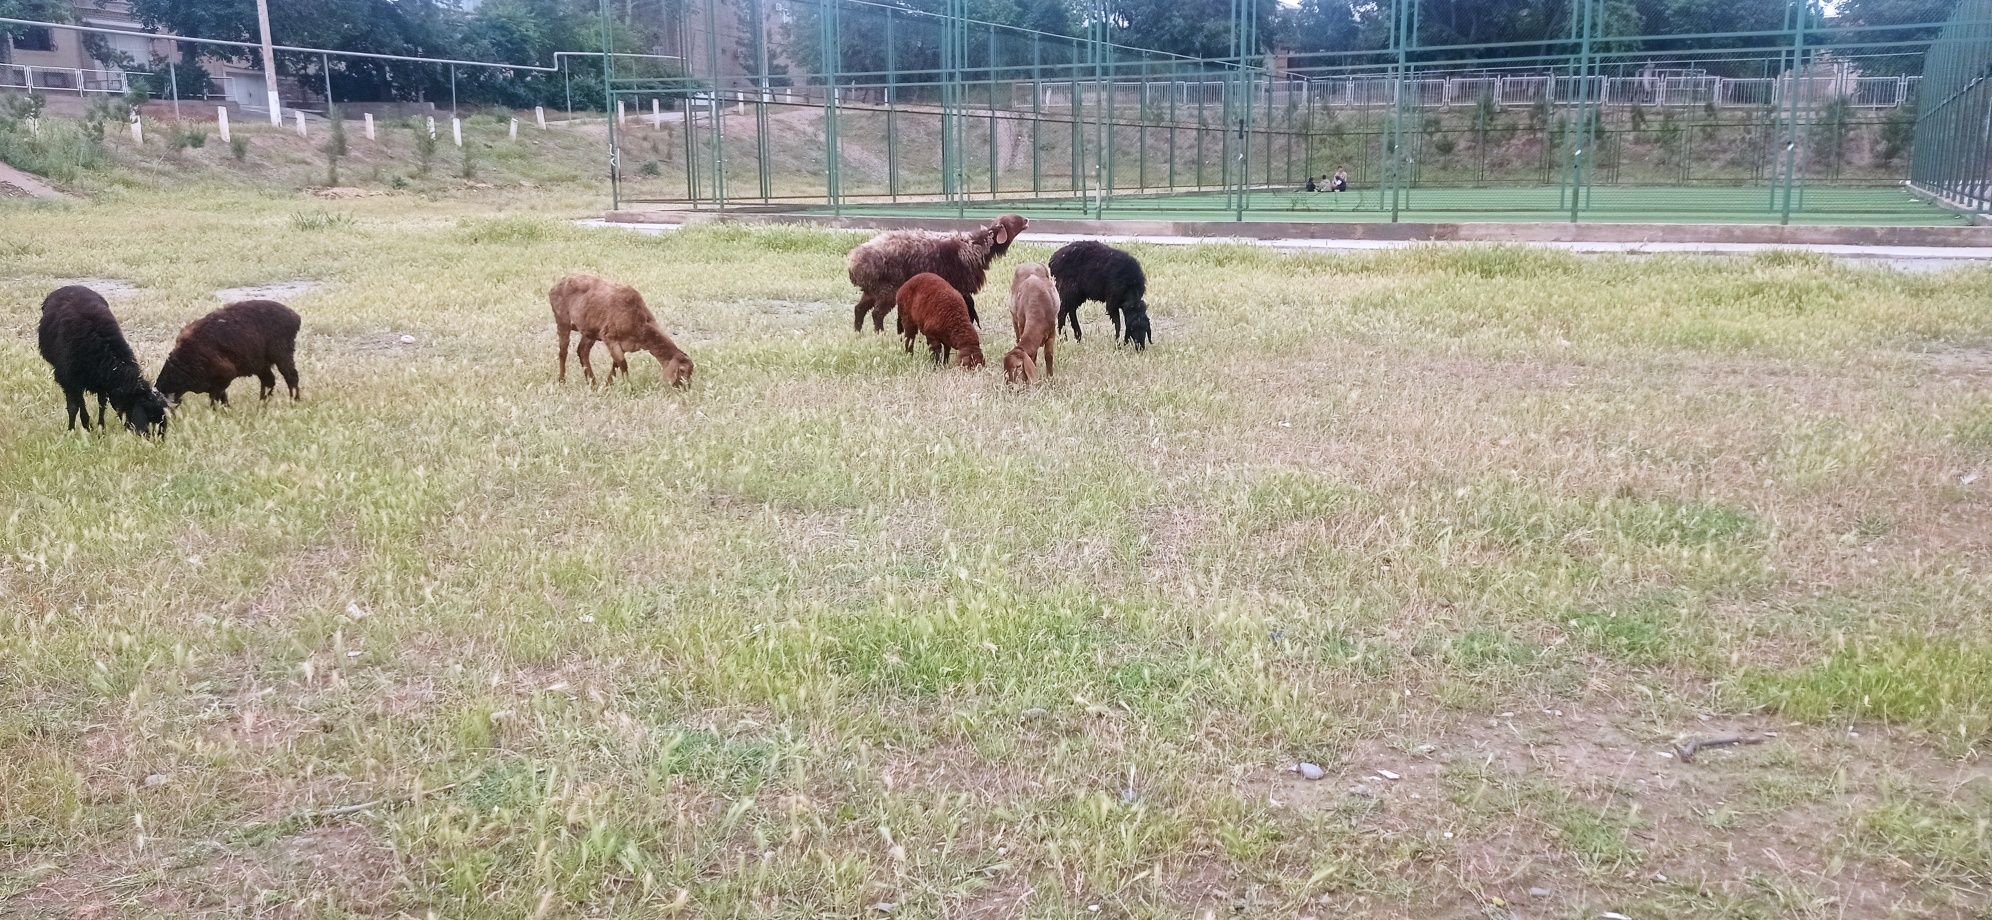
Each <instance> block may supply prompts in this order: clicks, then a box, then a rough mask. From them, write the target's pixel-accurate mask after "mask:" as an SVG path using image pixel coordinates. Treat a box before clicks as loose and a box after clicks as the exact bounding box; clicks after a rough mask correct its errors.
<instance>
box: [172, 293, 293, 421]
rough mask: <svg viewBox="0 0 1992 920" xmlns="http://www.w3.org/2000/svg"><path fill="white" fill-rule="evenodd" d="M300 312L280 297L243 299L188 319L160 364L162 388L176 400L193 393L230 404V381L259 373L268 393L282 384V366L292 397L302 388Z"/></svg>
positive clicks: (257, 377)
mask: <svg viewBox="0 0 1992 920" xmlns="http://www.w3.org/2000/svg"><path fill="white" fill-rule="evenodd" d="M299 325H300V321H299V319H298V316H297V312H296V311H294V310H292V309H291V308H289V307H286V306H284V305H283V304H280V303H277V302H276V301H274V300H240V301H236V302H235V303H232V304H229V305H228V306H225V307H222V308H221V309H219V310H216V311H214V312H213V313H209V314H208V315H206V316H203V317H201V318H200V319H197V320H194V321H193V322H191V323H188V324H187V325H186V327H185V328H183V329H181V330H180V337H179V338H178V339H176V340H175V341H174V342H173V353H172V354H169V355H167V356H166V363H165V365H163V366H161V367H160V368H159V392H161V393H164V394H166V398H167V399H169V400H172V402H173V404H174V405H176V406H177V405H179V404H180V400H181V398H183V397H184V396H185V395H186V394H188V393H206V394H207V397H208V401H209V402H212V403H214V404H216V405H223V406H225V405H228V385H229V383H231V382H233V381H234V380H235V379H236V378H237V377H254V378H256V380H257V382H259V383H261V384H262V385H263V389H262V398H264V399H269V398H270V394H271V393H274V392H276V390H277V375H276V374H273V373H271V372H270V369H271V368H273V367H274V368H276V370H277V373H281V374H283V375H284V386H285V387H286V388H287V389H289V390H290V396H291V398H292V399H297V398H298V391H297V363H296V354H297V330H298V326H299Z"/></svg>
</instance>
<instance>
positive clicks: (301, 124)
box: [292, 109, 305, 137]
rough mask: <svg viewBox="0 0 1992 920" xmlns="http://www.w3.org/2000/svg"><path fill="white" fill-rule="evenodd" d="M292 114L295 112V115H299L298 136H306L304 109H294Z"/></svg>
mask: <svg viewBox="0 0 1992 920" xmlns="http://www.w3.org/2000/svg"><path fill="white" fill-rule="evenodd" d="M292 114H294V115H296V116H297V136H298V137H304V136H305V131H304V110H303V109H293V110H292Z"/></svg>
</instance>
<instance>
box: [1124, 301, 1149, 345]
mask: <svg viewBox="0 0 1992 920" xmlns="http://www.w3.org/2000/svg"><path fill="white" fill-rule="evenodd" d="M1138 306H1140V308H1141V309H1139V310H1128V311H1127V314H1126V316H1125V317H1124V319H1125V320H1126V323H1127V337H1126V339H1124V341H1127V342H1130V343H1133V345H1134V347H1135V348H1136V349H1141V348H1146V347H1147V346H1148V343H1149V342H1152V341H1154V340H1155V334H1154V333H1153V332H1152V331H1150V330H1149V328H1148V304H1146V303H1139V304H1138Z"/></svg>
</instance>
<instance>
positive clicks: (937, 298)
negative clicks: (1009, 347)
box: [894, 272, 983, 369]
mask: <svg viewBox="0 0 1992 920" xmlns="http://www.w3.org/2000/svg"><path fill="white" fill-rule="evenodd" d="M894 297H895V298H896V299H897V300H898V302H899V327H900V329H901V330H902V331H903V332H904V333H905V334H906V353H907V354H912V353H913V339H914V337H915V336H918V335H920V334H922V333H925V334H926V336H927V349H928V350H929V351H931V352H933V355H934V361H935V362H936V363H939V362H943V361H946V360H947V359H948V353H949V352H951V351H959V352H961V354H960V355H958V356H956V357H955V364H956V365H959V366H960V367H963V368H968V369H973V368H978V367H981V366H982V364H983V360H982V338H981V337H980V336H978V335H977V334H976V332H975V324H974V323H971V322H970V321H969V319H968V301H967V300H965V299H964V298H963V297H962V296H961V292H960V291H957V290H955V289H954V286H953V285H950V284H949V283H948V282H947V279H945V278H942V277H941V276H939V275H936V274H934V273H933V272H921V273H920V274H917V275H914V276H913V278H912V279H911V280H909V281H907V282H906V283H905V284H903V285H901V286H900V288H899V290H898V291H896V292H894Z"/></svg>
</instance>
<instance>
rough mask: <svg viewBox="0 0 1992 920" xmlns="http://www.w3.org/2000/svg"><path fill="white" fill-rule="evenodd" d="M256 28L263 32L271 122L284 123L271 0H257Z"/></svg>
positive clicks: (265, 88) (265, 75)
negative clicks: (272, 28) (271, 17)
mask: <svg viewBox="0 0 1992 920" xmlns="http://www.w3.org/2000/svg"><path fill="white" fill-rule="evenodd" d="M256 28H258V29H261V30H262V32H263V92H264V93H266V94H267V95H268V96H269V101H270V124H273V125H282V124H283V123H284V113H283V107H282V104H281V103H279V102H278V101H277V54H276V49H274V48H271V47H270V45H271V42H270V0H256Z"/></svg>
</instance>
